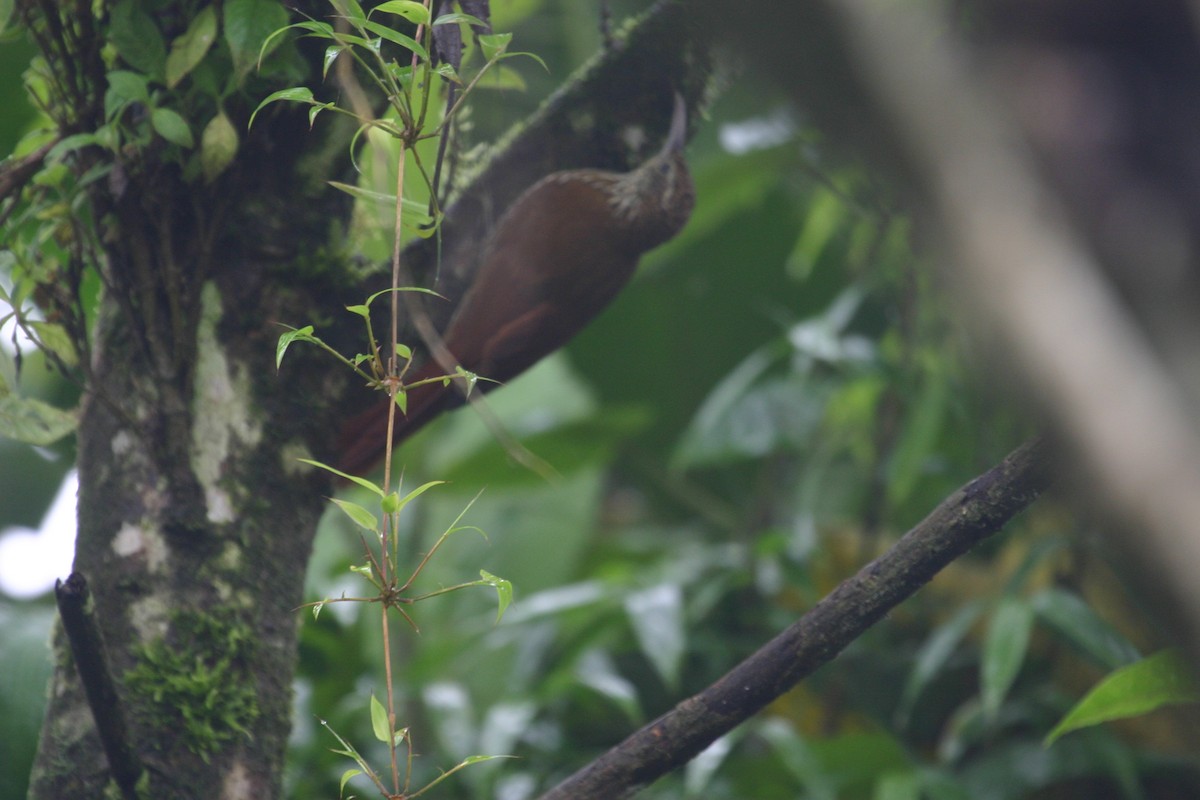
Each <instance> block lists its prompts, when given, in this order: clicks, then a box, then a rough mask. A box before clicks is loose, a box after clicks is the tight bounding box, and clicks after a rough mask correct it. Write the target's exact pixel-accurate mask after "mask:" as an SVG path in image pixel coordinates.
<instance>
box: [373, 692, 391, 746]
mask: <svg viewBox="0 0 1200 800" xmlns="http://www.w3.org/2000/svg"><path fill="white" fill-rule="evenodd" d="M371 731H372V732H373V733H374V734H375V738H376V739H378V740H379V741H381V742H387V743H388V744H391V742H392V726H391V725H389V724H388V714H387V709H386V708H384V707H383V703H381V702H379V700H378V698H376V697H375V695H371Z"/></svg>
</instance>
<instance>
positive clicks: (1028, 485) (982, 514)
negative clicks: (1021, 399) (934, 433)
mask: <svg viewBox="0 0 1200 800" xmlns="http://www.w3.org/2000/svg"><path fill="white" fill-rule="evenodd" d="M1047 460H1048V459H1047V447H1046V445H1045V443H1044V442H1043V441H1042V440H1041V439H1033V440H1031V441H1029V442H1026V443H1025V444H1023V445H1021V446H1020V447H1018V448H1017V449H1016V450H1014V451H1013V452H1012V453H1010V454H1009V455H1008V457H1007V458H1005V459H1004V460H1003V461H1002V462H1000V464H998V465H996V466H995V467H993V468H992V469H990V470H988V471H987V472H985V473H983V474H982V475H980V476H979V477H978V478H976V479H975V480H973V481H971V482H970V483H968V484H966V485H965V486H963V487H962V488H960V489H959V490H958V491H956V492H955V493H954V494H952V495H950V497H948V498H946V499H945V500H943V501H942V503H941V504H940V505H939V506H938V507H937V508H935V509H934V510H933V512H932V513H930V514H929V516H927V517H926V518H925V519H924V520H922V521H921V522H920V523H919V524H918V525H917V526H916V527H914V528H913V529H912V530H910V531H909V532H908V533H906V534H905V535H904V536H903V537H902V538H901V539H900V540H899V541H898V542H896V544H895V545H893V546H892V548H891V549H890V550H888V552H886V553H884V554H883V555H882V556H880V557H879V558H877V559H875V560H874V561H872V562H871V563H870V564H867V565H866V566H865V567H863V568H862V569H861V570H859V572H858V574H857V575H855V576H854V577H852V578H850V579H848V580H846V581H844V582H843V583H842V584H841V585H840V586H838V587H837V588H836V589H835V590H834V591H833V592H831V593H830V594H829V595H828V596H827V597H825V599H823V600H821V602H819V603H817V605H815V606H814V607H813V608H812V609H811V610H810V611H809V612H808V613H807V614H805V615H804V616H803V617H801V618H800V619H799V620H797V621H796V622H795V623H794V624H793V625H792V626H791V627H789V628H788V629H787V630H785V631H784V632H783V633H781V634H779V635H778V636H776V637H775V638H774V639H772V640H771V641H770V642H768V643H767V644H766V645H764V646H763V647H762V648H761V649H759V650H758V652H756V653H755V654H754V655H752V656H750V657H749V658H747V659H746V660H745V661H743V662H742V663H740V664H738V665H737V666H736V667H734V668H733V669H732V670H731V671H730V672H728V673H727V674H726V675H725V676H724V677H722V678H721V679H720V680H718V681H717V682H716V683H714V684H713V685H711V686H709V687H708V688H707V689H705V690H704V691H702V692H700V693H699V694H697V695H694V696H692V697H689V698H688V699H686V700H684V701H683V702H681V703H680V704H679V705H677V706H676V707H675V708H674V709H672V710H671V711H669V712H667V713H666V714H664V715H663V716H661V717H659V718H658V719H656V720H654V721H653V722H651V723H650V724H649V725H646V726H645V727H643V728H642V729H641V730H639V731H637V732H636V733H634V734H633V735H632V736H630V737H629V738H628V739H626V740H625V741H623V742H621V743H620V744H619V745H617V746H616V747H614V748H612V749H611V750H609V751H608V752H607V753H605V754H604V755H602V756H600V757H599V758H598V759H596V760H595V761H593V762H592V763H591V764H589V765H587V766H586V767H584V768H583V769H581V770H580V771H579V772H577V773H575V774H574V775H572V776H571V777H570V778H568V779H567V780H565V781H563V782H562V783H560V784H559V785H558V786H556V787H554V788H553V789H551V790H550V791H549V792H547V793H546V794H544V795H542V798H541V800H568V798H569V799H570V800H588V799H589V798H606V800H611V798H620V797H629V796H630V795H632V794H634V793H635V792H636V791H638V789H640V788H641V787H643V786H646V785H647V784H649V783H651V782H652V781H654V780H656V779H657V778H659V777H661V776H662V775H664V774H666V773H667V772H669V771H671V770H673V769H675V768H677V767H679V766H682V765H683V764H685V763H687V762H688V761H689V760H690V759H692V758H693V757H695V756H696V755H697V754H698V753H699V752H700V751H701V750H703V749H704V748H705V747H707V746H708V745H709V744H711V743H712V742H713V741H715V740H716V739H717V738H718V737H720V736H723V735H724V734H726V733H728V732H729V731H731V730H732V729H733V728H735V727H736V726H737V725H739V724H741V723H742V722H744V721H746V720H747V719H749V718H750V717H751V716H753V715H754V714H755V713H757V712H758V711H759V710H761V709H762V708H763V707H764V706H766V705H767V704H768V703H770V702H771V701H772V700H774V699H775V698H777V697H779V696H780V695H782V694H783V693H784V692H787V691H788V690H789V689H791V688H792V687H793V686H795V685H796V684H797V683H799V682H800V681H801V680H803V679H804V678H805V677H807V676H808V675H811V674H812V673H813V672H814V671H815V670H816V669H817V668H819V667H821V666H823V665H824V664H827V663H828V662H830V661H832V660H833V659H834V658H835V657H836V656H837V655H838V653H840V652H841V651H842V650H844V649H845V648H846V646H847V645H849V644H850V643H851V642H853V641H854V640H855V639H856V638H858V637H859V636H860V635H862V633H863V632H864V631H866V630H867V629H868V628H869V627H871V626H872V625H874V624H875V623H876V622H878V621H879V620H880V619H881V618H882V617H883V616H884V615H885V614H887V613H888V612H890V611H891V610H892V609H893V608H895V607H896V606H897V605H899V604H900V603H901V602H903V601H904V600H906V599H907V598H908V597H910V596H911V595H912V594H913V593H914V592H916V591H917V589H919V588H921V587H922V586H924V585H925V584H926V583H928V582H929V580H930V579H932V578H933V576H934V575H936V574H937V573H938V572H939V571H940V570H941V569H942V568H944V567H945V566H946V565H948V564H949V563H950V562H952V561H954V560H955V559H956V558H958V557H959V556H961V555H963V554H964V553H966V552H967V551H968V550H970V549H971V548H973V547H974V546H975V545H977V544H979V543H980V542H981V541H983V540H984V539H986V538H988V537H989V536H991V535H993V534H995V533H997V532H998V531H999V530H1000V529H1001V528H1003V527H1004V526H1005V525H1006V524H1007V523H1008V522H1009V520H1011V519H1012V518H1013V517H1015V516H1016V515H1017V514H1019V513H1020V512H1021V511H1023V510H1024V509H1025V508H1026V507H1028V506H1029V505H1030V504H1031V503H1032V502H1033V501H1034V500H1036V499H1037V497H1038V495H1040V494H1041V493H1042V492H1043V491H1044V490H1045V489H1046V488H1047V486H1048V485H1049V483H1050V472H1049V470H1048V469H1047Z"/></svg>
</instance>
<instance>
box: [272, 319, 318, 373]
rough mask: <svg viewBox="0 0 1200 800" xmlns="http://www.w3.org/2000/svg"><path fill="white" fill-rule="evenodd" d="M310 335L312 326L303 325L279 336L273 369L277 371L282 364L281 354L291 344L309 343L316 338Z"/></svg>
mask: <svg viewBox="0 0 1200 800" xmlns="http://www.w3.org/2000/svg"><path fill="white" fill-rule="evenodd" d="M312 333H313V326H312V325H305V326H304V327H303V328H296V329H294V330H290V331H288V332H287V333H284V334H283V335H281V336H280V337H279V342H278V344H276V345H275V369H279V365H280V364H282V363H283V354H284V353H286V352H287V349H288V348H289V347H291V346H292V342H311V341H313V340H314V339H315V338H316V337H314V336H313V335H312Z"/></svg>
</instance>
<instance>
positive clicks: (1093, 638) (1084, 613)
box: [1031, 588, 1140, 670]
mask: <svg viewBox="0 0 1200 800" xmlns="http://www.w3.org/2000/svg"><path fill="white" fill-rule="evenodd" d="M1031 602H1032V604H1033V608H1034V610H1036V611H1037V613H1038V616H1039V617H1041V619H1043V620H1044V621H1045V622H1046V624H1047V625H1049V626H1050V627H1051V628H1053V629H1054V630H1055V631H1057V632H1058V634H1059V635H1060V636H1062V637H1063V638H1064V639H1066V640H1067V641H1069V642H1071V643H1072V644H1073V645H1075V647H1077V648H1078V649H1079V650H1080V651H1081V652H1082V653H1084V654H1085V655H1087V656H1089V657H1090V658H1091V659H1092V660H1093V661H1095V662H1096V663H1097V664H1099V665H1100V666H1102V667H1104V668H1105V669H1109V670H1113V669H1118V668H1119V667H1123V666H1126V665H1127V664H1132V663H1133V662H1135V661H1137V660H1138V658H1139V657H1140V654H1139V653H1138V649H1137V648H1136V647H1134V645H1133V643H1132V642H1130V641H1129V640H1128V639H1126V638H1125V636H1124V635H1122V634H1121V632H1120V631H1118V630H1117V629H1116V628H1114V627H1113V626H1112V625H1110V624H1109V623H1108V622H1107V621H1106V620H1104V619H1103V618H1102V617H1101V616H1100V615H1099V614H1097V613H1096V611H1095V609H1093V608H1092V607H1091V606H1090V605H1088V604H1087V603H1086V602H1085V601H1084V600H1083V598H1081V597H1080V596H1079V595H1077V594H1074V593H1072V592H1068V591H1066V590H1064V589H1057V588H1054V589H1045V590H1043V591H1041V592H1039V593H1038V594H1037V595H1035V596H1034V597H1033V599H1032V601H1031Z"/></svg>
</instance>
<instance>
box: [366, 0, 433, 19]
mask: <svg viewBox="0 0 1200 800" xmlns="http://www.w3.org/2000/svg"><path fill="white" fill-rule="evenodd" d="M376 11H386V12H387V13H389V14H395V15H397V16H400V17H404V18H405V19H406V20H408V21H409V22H411V23H413V24H415V25H425V24H427V23H428V22H429V9H427V8H426V7H425V6H424V5H422V4H421V3H417V2H415V1H414V0H387V2H385V3H380V4H379V5H377V6H375V7H374V8H372V9H371V14H374V13H375V12H376ZM368 16H369V15H368Z"/></svg>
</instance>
